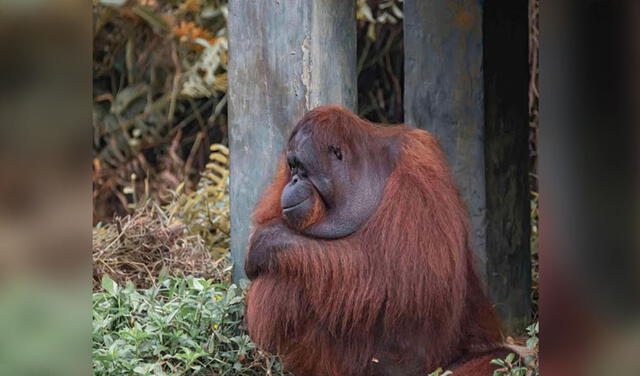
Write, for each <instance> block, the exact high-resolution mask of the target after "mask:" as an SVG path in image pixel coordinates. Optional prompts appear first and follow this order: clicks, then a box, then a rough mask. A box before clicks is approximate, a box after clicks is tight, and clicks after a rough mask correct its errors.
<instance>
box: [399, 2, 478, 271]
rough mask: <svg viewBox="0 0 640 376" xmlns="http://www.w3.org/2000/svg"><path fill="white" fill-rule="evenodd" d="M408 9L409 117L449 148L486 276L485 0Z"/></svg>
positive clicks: (409, 5) (406, 99)
mask: <svg viewBox="0 0 640 376" xmlns="http://www.w3.org/2000/svg"><path fill="white" fill-rule="evenodd" d="M404 14H405V20H404V40H405V49H404V51H405V70H404V71H405V79H404V80H405V86H404V87H405V94H404V103H405V112H404V113H405V122H406V123H407V124H410V125H412V126H415V127H418V128H421V129H425V130H428V131H429V132H431V133H433V134H434V135H435V136H436V137H437V138H438V140H439V142H440V145H441V146H442V148H443V149H444V152H445V154H446V155H447V159H448V161H449V165H450V166H451V170H452V172H453V175H454V177H455V179H456V183H457V184H458V188H459V189H460V193H461V195H462V197H463V199H464V201H465V203H466V205H467V208H468V210H469V214H470V216H471V239H470V241H471V245H472V247H473V249H474V251H475V253H476V255H477V261H478V263H479V265H477V267H478V270H479V271H481V273H480V274H481V276H482V277H486V275H482V274H483V271H484V270H485V265H486V258H487V256H486V251H485V231H486V218H485V217H486V204H485V176H484V144H483V137H484V102H483V77H482V6H481V1H480V0H430V1H421V0H406V1H405V4H404Z"/></svg>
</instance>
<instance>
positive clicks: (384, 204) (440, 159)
mask: <svg viewBox="0 0 640 376" xmlns="http://www.w3.org/2000/svg"><path fill="white" fill-rule="evenodd" d="M300 123H301V124H302V123H306V124H309V123H311V124H313V127H314V134H313V140H314V143H315V144H316V146H319V147H322V148H324V147H325V146H326V145H331V144H334V143H341V144H343V145H356V144H357V143H358V142H361V140H364V141H362V142H366V140H367V139H370V138H371V137H382V136H384V135H388V134H392V133H395V134H399V135H400V139H401V140H402V143H401V146H400V150H399V152H400V154H399V156H398V159H397V161H396V163H395V166H394V169H393V171H392V173H391V175H390V176H389V177H388V179H387V180H386V183H385V186H384V193H383V197H382V200H381V202H380V204H379V206H378V208H377V211H376V212H375V214H374V215H373V216H372V217H371V218H370V219H369V220H368V222H367V223H366V224H365V225H364V226H363V227H362V228H360V229H359V230H358V231H356V232H355V233H353V234H351V235H349V236H347V237H344V238H341V239H335V240H323V239H315V238H305V240H304V241H302V242H299V243H298V244H291V245H289V246H288V247H287V249H286V250H285V251H282V252H278V253H277V255H276V256H275V257H276V260H275V262H274V263H273V264H274V265H276V268H274V270H272V271H270V272H266V273H264V274H261V275H260V276H258V278H256V279H255V280H254V281H253V283H252V285H251V288H250V291H249V294H248V298H247V299H248V301H247V322H248V326H249V332H250V335H251V338H252V339H253V340H254V341H255V342H257V343H258V344H259V345H260V346H262V347H264V348H267V349H270V350H274V351H277V352H278V353H279V354H281V355H282V356H283V358H284V361H285V365H286V366H287V368H289V369H291V370H292V371H294V372H295V373H296V374H297V375H300V376H307V375H313V376H316V375H317V376H321V375H335V376H338V375H341V376H350V375H354V376H355V375H375V374H398V375H404V374H407V375H409V374H419V372H428V371H433V370H434V369H436V368H438V367H447V366H449V367H453V368H455V367H456V366H457V365H459V366H460V370H463V369H466V368H463V367H464V362H465V360H466V359H471V358H473V357H474V356H476V357H477V355H478V354H486V353H487V352H491V351H494V350H495V349H497V348H499V347H500V345H499V344H500V342H501V335H500V332H499V325H498V321H497V320H496V317H495V313H494V311H493V309H492V307H491V305H490V303H489V301H488V300H487V298H486V297H485V295H484V293H483V291H482V289H481V288H480V282H479V280H478V278H477V276H476V274H475V272H474V270H473V262H472V254H471V251H470V249H469V246H468V239H467V238H468V225H467V213H466V209H465V207H464V205H463V203H462V201H461V198H460V196H459V194H458V191H457V189H456V187H455V184H454V182H453V179H452V176H451V174H450V172H449V170H448V168H447V165H446V162H445V157H444V155H443V153H442V151H441V149H440V147H439V146H438V144H437V142H436V140H435V139H434V137H433V136H431V135H430V134H429V133H427V132H425V131H423V130H417V129H411V128H408V127H405V126H394V127H384V126H379V125H374V124H372V123H369V122H367V121H365V120H362V119H360V118H358V117H356V116H355V115H353V114H351V113H350V112H348V111H347V110H344V109H342V108H339V107H335V106H332V107H322V108H318V109H315V110H313V111H311V112H310V113H308V114H307V115H306V116H305V117H304V118H303V119H302V120H301V122H300ZM294 134H295V130H294ZM289 178H290V175H289V171H288V169H287V167H286V165H285V163H284V161H283V162H281V163H280V165H279V167H278V170H277V173H276V174H275V177H274V180H273V183H272V184H271V186H269V187H268V189H267V190H266V192H265V194H264V196H263V198H262V200H261V201H260V203H259V204H258V206H257V208H256V210H255V212H254V217H253V221H254V226H255V228H259V227H261V226H267V225H270V224H273V223H276V222H278V221H283V219H282V208H281V206H280V195H281V193H282V191H283V189H284V187H285V185H286V184H287V182H288V181H289ZM353 199H357V197H354V198H353ZM314 212H315V211H314ZM321 216H322V211H321V210H318V213H316V214H315V215H313V217H314V218H311V219H309V221H310V222H313V221H316V222H317V221H319V220H321ZM489 360H490V357H488V358H487V362H486V365H485V364H481V365H480V368H477V367H476V368H473V369H472V371H471V372H477V371H478V370H479V369H482V370H485V369H486V370H487V372H489V373H488V374H490V370H491V367H489V364H488V361H489ZM467 367H469V366H468V365H467ZM465 372H466V371H465ZM468 374H477V373H468Z"/></svg>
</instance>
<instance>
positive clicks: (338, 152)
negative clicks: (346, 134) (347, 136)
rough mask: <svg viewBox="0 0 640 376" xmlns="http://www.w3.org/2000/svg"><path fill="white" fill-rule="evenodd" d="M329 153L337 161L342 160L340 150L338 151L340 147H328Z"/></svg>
mask: <svg viewBox="0 0 640 376" xmlns="http://www.w3.org/2000/svg"><path fill="white" fill-rule="evenodd" d="M329 151H330V152H332V153H333V155H335V156H336V158H338V160H340V161H341V160H342V150H341V149H340V146H336V145H329Z"/></svg>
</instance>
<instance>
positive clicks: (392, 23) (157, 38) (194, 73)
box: [93, 0, 403, 224]
mask: <svg viewBox="0 0 640 376" xmlns="http://www.w3.org/2000/svg"><path fill="white" fill-rule="evenodd" d="M226 3H227V2H226V1H222V0H164V1H163V0H94V8H93V9H94V12H93V13H94V14H93V17H94V51H93V117H94V125H93V126H94V132H93V134H94V138H93V150H94V156H93V158H94V159H93V187H94V188H93V198H94V224H95V223H98V222H100V221H111V219H112V218H113V216H114V215H126V214H128V213H130V212H131V210H132V209H133V208H134V206H132V204H133V201H134V192H146V193H147V194H149V195H151V196H152V197H153V198H154V199H155V200H157V201H158V202H160V203H168V202H169V201H171V200H172V199H173V198H174V197H173V194H172V191H175V190H176V189H177V188H178V187H181V191H183V192H191V191H193V190H194V189H196V186H197V182H198V180H199V179H200V177H201V171H203V169H204V168H205V165H206V164H207V163H208V162H209V158H208V154H209V153H208V151H209V147H210V146H211V145H213V144H223V145H226V144H227V140H228V132H227V96H226V90H227V61H228V42H227V28H226V22H227V4H226ZM357 7H358V8H357V9H358V12H357V17H358V46H359V47H358V73H359V80H358V82H359V84H358V85H359V87H358V93H359V94H358V101H359V108H360V114H361V115H363V116H365V117H367V118H369V119H371V120H374V121H380V122H401V121H402V118H403V113H402V91H403V90H402V82H403V76H402V73H403V72H402V69H403V60H402V48H403V45H402V22H401V20H402V2H401V1H400V0H386V1H377V0H369V1H364V0H359V1H358V2H357Z"/></svg>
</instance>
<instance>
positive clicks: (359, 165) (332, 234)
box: [281, 127, 399, 239]
mask: <svg viewBox="0 0 640 376" xmlns="http://www.w3.org/2000/svg"><path fill="white" fill-rule="evenodd" d="M359 141H360V143H354V144H351V145H317V143H316V142H315V141H314V140H313V138H312V134H311V131H310V129H308V128H305V127H302V128H301V129H300V130H299V131H298V132H297V133H295V134H294V135H293V137H292V138H291V140H290V141H289V145H288V148H287V154H286V155H287V162H288V165H289V169H290V171H291V180H290V181H289V183H288V184H287V186H286V187H285V188H284V191H283V192H282V197H281V205H282V208H283V211H282V213H283V215H284V216H285V218H286V219H287V221H288V223H289V224H290V225H291V226H293V227H294V228H296V227H297V226H298V225H299V224H300V223H302V222H303V221H304V219H305V218H307V217H308V216H309V215H310V214H311V211H312V209H313V206H314V204H316V200H320V204H321V205H322V207H323V209H324V217H323V218H322V219H321V220H320V221H319V222H318V223H313V224H311V225H310V226H308V227H305V228H297V230H299V232H300V233H301V234H303V235H307V236H312V237H316V238H324V239H337V238H342V237H345V236H348V235H350V234H352V233H354V232H355V231H357V230H358V229H359V228H361V227H362V226H363V225H364V224H365V223H366V222H367V220H368V219H369V218H370V217H371V216H372V215H373V213H374V212H375V211H376V209H377V207H378V204H379V203H380V200H381V198H382V193H383V191H384V184H385V182H386V179H387V178H388V176H389V174H390V173H391V171H392V170H393V167H394V164H395V160H396V158H397V154H398V145H399V140H398V139H397V137H393V138H391V137H388V138H374V137H370V136H369V137H368V138H367V139H362V140H359Z"/></svg>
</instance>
